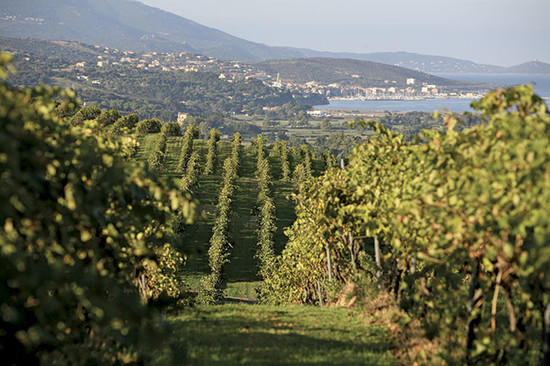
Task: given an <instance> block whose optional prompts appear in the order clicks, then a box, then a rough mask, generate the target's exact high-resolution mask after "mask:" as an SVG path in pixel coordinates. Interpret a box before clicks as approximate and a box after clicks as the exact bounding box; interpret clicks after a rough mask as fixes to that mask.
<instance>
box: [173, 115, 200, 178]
mask: <svg viewBox="0 0 550 366" xmlns="http://www.w3.org/2000/svg"><path fill="white" fill-rule="evenodd" d="M198 137H199V129H198V128H197V127H196V126H193V125H189V126H187V129H186V130H185V134H184V135H183V145H182V147H181V153H180V158H179V162H178V170H179V171H181V172H185V170H186V169H187V162H188V161H189V157H190V156H191V152H192V151H193V140H195V139H196V138H198Z"/></svg>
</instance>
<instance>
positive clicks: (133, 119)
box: [110, 113, 139, 136]
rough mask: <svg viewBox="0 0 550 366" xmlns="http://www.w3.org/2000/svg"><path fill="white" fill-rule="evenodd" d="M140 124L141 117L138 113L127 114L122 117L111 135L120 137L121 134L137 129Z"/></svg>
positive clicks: (114, 125)
mask: <svg viewBox="0 0 550 366" xmlns="http://www.w3.org/2000/svg"><path fill="white" fill-rule="evenodd" d="M138 122H139V115H138V114H136V113H132V114H127V115H126V116H123V117H120V118H119V119H118V120H117V121H116V122H115V123H114V124H113V127H111V130H110V133H111V135H112V136H118V135H120V134H121V133H123V132H125V131H128V130H131V129H133V128H134V127H136V125H137V123H138Z"/></svg>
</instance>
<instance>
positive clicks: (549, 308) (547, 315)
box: [542, 301, 550, 365]
mask: <svg viewBox="0 0 550 366" xmlns="http://www.w3.org/2000/svg"><path fill="white" fill-rule="evenodd" d="M543 324H544V329H543V332H544V335H543V342H542V354H543V355H544V361H543V362H542V364H543V365H550V301H549V302H547V303H546V309H545V310H544V317H543Z"/></svg>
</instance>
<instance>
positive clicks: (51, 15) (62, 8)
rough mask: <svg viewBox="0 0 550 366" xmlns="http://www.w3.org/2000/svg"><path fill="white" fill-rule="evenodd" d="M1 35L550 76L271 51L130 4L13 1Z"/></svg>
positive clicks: (408, 59) (453, 63) (231, 55)
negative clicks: (347, 59)
mask: <svg viewBox="0 0 550 366" xmlns="http://www.w3.org/2000/svg"><path fill="white" fill-rule="evenodd" d="M0 35H2V36H7V37H14V38H40V39H47V40H73V41H78V42H84V43H87V44H97V45H102V46H108V47H112V48H118V49H122V50H130V51H134V52H147V51H157V52H194V53H198V54H203V55H206V56H211V57H217V58H221V59H227V60H237V61H245V62H254V61H263V60H270V59H293V58H306V57H331V58H353V59H359V60H366V61H374V62H381V63H385V64H390V65H396V66H401V67H405V68H409V69H413V70H418V71H422V72H427V73H437V72H442V73H443V72H445V73H450V72H525V73H530V72H544V73H547V72H550V64H545V63H541V62H538V63H537V64H533V62H531V63H527V64H522V65H518V66H514V67H512V68H503V67H499V66H492V65H481V64H477V63H475V62H472V61H467V60H460V59H456V58H450V57H442V56H430V55H420V54H415V53H407V52H380V53H369V54H360V53H337V52H320V51H315V50H309V49H301V48H292V47H271V46H267V45H264V44H260V43H255V42H250V41H247V40H244V39H241V38H238V37H234V36H232V35H230V34H227V33H225V32H222V31H219V30H217V29H214V28H210V27H207V26H204V25H201V24H199V23H196V22H194V21H192V20H189V19H186V18H183V17H180V16H177V15H174V14H172V13H169V12H166V11H164V10H160V9H157V8H153V7H150V6H147V5H144V4H142V3H139V2H137V1H134V0H17V1H5V2H4V3H3V4H2V8H1V9H0Z"/></svg>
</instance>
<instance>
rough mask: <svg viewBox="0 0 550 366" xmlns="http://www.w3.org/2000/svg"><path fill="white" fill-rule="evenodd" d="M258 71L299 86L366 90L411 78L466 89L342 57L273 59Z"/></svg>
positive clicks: (431, 77) (454, 83)
mask: <svg viewBox="0 0 550 366" xmlns="http://www.w3.org/2000/svg"><path fill="white" fill-rule="evenodd" d="M254 66H256V67H257V68H259V69H261V70H264V71H266V72H267V73H269V74H272V75H276V74H280V77H281V78H282V79H290V80H293V81H296V82H300V83H307V82H310V81H316V82H318V83H322V84H325V85H326V84H332V83H338V84H342V85H359V86H363V87H372V86H388V83H390V84H392V82H394V81H395V82H396V84H397V85H400V86H401V85H406V81H407V79H408V78H413V79H415V80H416V82H417V83H423V82H426V83H429V84H435V85H441V86H451V87H467V86H471V84H467V83H464V82H461V81H455V80H449V79H444V78H440V77H437V76H434V75H430V74H426V73H423V72H419V71H414V70H410V69H405V68H402V67H398V66H391V65H386V64H382V63H378V62H371V61H360V60H354V59H339V58H320V57H317V58H301V59H292V60H270V61H263V62H258V63H254Z"/></svg>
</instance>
